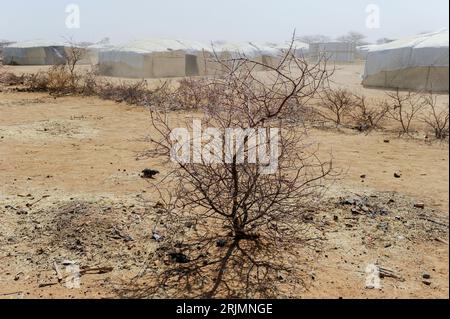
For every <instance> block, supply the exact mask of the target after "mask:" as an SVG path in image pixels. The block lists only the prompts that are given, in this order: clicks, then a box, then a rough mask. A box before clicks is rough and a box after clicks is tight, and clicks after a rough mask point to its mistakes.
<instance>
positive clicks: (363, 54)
mask: <svg viewBox="0 0 450 319" xmlns="http://www.w3.org/2000/svg"><path fill="white" fill-rule="evenodd" d="M376 46H377V44H366V45H360V46H357V47H356V52H355V58H356V59H359V60H366V59H367V55H368V54H369V51H370V50H371V49H372V48H375V47H376Z"/></svg>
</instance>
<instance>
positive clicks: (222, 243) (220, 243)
mask: <svg viewBox="0 0 450 319" xmlns="http://www.w3.org/2000/svg"><path fill="white" fill-rule="evenodd" d="M226 245H227V240H226V239H219V240H218V241H217V242H216V246H217V247H220V248H223V247H225V246H226Z"/></svg>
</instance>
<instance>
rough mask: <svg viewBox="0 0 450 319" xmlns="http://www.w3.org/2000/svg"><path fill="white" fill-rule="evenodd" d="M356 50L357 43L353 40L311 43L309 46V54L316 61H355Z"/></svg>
mask: <svg viewBox="0 0 450 319" xmlns="http://www.w3.org/2000/svg"><path fill="white" fill-rule="evenodd" d="M355 52H356V45H355V44H354V43H351V42H324V43H311V45H310V46H309V55H310V58H311V59H312V60H314V61H318V60H326V61H330V62H353V61H354V60H355Z"/></svg>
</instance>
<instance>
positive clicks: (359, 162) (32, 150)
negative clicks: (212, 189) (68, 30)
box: [0, 64, 449, 298]
mask: <svg viewBox="0 0 450 319" xmlns="http://www.w3.org/2000/svg"><path fill="white" fill-rule="evenodd" d="M9 68H10V69H13V68H12V67H9ZM30 70H35V68H33V67H18V68H17V69H15V72H29V71H30ZM361 72H362V65H360V64H356V65H345V66H339V68H338V70H337V71H336V75H335V81H336V84H335V85H340V86H345V87H348V88H349V89H351V90H353V91H359V92H364V94H367V95H368V96H371V97H382V96H383V95H384V92H383V91H380V90H372V89H363V88H362V87H361V86H360V84H359V82H360V80H359V75H360V74H361ZM440 98H441V99H442V100H443V101H445V100H447V99H448V96H446V95H444V96H441V97H440ZM176 116H178V117H189V114H185V113H177V114H176ZM151 134H152V129H151V127H150V123H149V116H148V113H147V111H146V110H144V109H142V108H139V107H132V106H127V105H123V104H116V103H114V102H110V101H103V100H100V99H97V98H79V97H67V98H58V99H54V98H52V97H49V96H48V95H47V94H35V93H0V181H1V188H0V260H1V262H0V298H1V297H3V298H17V297H25V298H32V297H64V298H72V297H81V298H83V297H94V298H96V297H109V296H117V295H115V294H114V291H113V288H114V287H116V286H117V285H119V283H120V282H121V280H128V279H129V278H131V277H133V276H134V275H136V274H137V273H138V272H139V270H140V269H141V268H142V265H143V263H144V261H145V258H144V257H142V256H145V255H148V254H150V253H151V251H152V249H154V244H153V243H151V240H150V238H151V226H150V225H151V224H152V222H154V216H151V212H148V211H147V210H146V208H145V205H144V204H142V203H145V200H148V201H152V200H155V196H156V195H155V194H151V193H149V187H148V184H147V183H146V182H145V181H144V180H143V179H141V178H139V173H140V172H141V171H142V169H144V168H147V167H151V168H154V169H158V170H160V171H161V172H164V171H167V167H165V165H164V163H160V162H157V161H155V160H154V159H147V158H141V157H140V155H142V154H143V153H144V152H145V151H146V150H148V149H149V143H148V137H149V136H150V135H151ZM309 134H310V139H311V140H313V141H316V142H317V143H318V145H319V149H320V154H322V156H323V157H324V158H325V157H327V156H329V153H330V152H331V154H332V156H333V159H334V162H335V165H334V166H335V168H336V169H339V170H341V171H342V174H341V176H340V179H339V180H338V181H337V182H336V184H335V185H333V187H332V188H331V190H330V192H329V194H328V195H327V196H328V197H330V200H331V201H333V200H335V201H337V198H338V197H339V196H346V195H347V194H350V195H351V194H353V195H352V196H357V195H354V194H359V195H364V194H366V195H368V196H369V197H370V195H371V194H372V195H374V194H375V195H377V196H378V197H379V198H382V199H383V200H384V197H383V196H388V197H389V196H392V197H396V196H398V198H399V199H398V200H397V201H398V202H400V203H401V204H398V205H399V206H398V207H397V206H396V207H395V209H394V208H393V210H394V211H396V213H392V214H391V215H390V216H389V217H382V216H378V217H376V218H375V219H373V220H371V219H365V218H361V219H359V220H358V221H356V222H355V220H354V219H352V220H353V222H354V223H355V224H354V225H353V226H352V227H348V225H346V224H348V222H342V224H341V223H333V215H338V216H339V220H340V221H341V220H345V218H348V217H349V216H348V214H349V209H348V208H346V207H340V206H339V205H338V206H335V207H333V206H326V207H324V209H323V211H322V215H324V217H323V218H324V219H326V220H327V223H326V227H327V230H328V231H329V232H328V235H327V238H328V242H327V247H326V248H325V253H324V252H322V253H321V254H318V255H317V258H316V261H317V263H316V264H314V265H312V266H311V269H310V272H311V273H313V275H311V276H312V277H313V279H311V280H310V282H309V285H310V287H309V288H310V289H309V290H308V291H304V290H299V291H296V292H295V293H293V295H291V296H294V297H297V298H300V297H308V298H324V297H336V298H337V297H344V298H359V297H369V298H397V297H406V298H408V297H418V298H428V297H438V298H448V297H449V288H448V226H447V227H446V226H445V224H446V225H448V209H449V202H448V196H449V195H448V194H449V154H448V144H447V143H444V142H426V141H425V140H412V139H406V138H400V137H398V136H397V135H396V134H394V133H386V132H385V133H380V132H372V133H370V134H369V135H365V134H361V133H355V132H352V131H342V132H336V131H335V130H319V129H313V130H311V131H310V133H309ZM386 139H389V140H390V143H385V142H384V140H386ZM394 172H401V173H402V178H400V179H397V178H394ZM363 174H364V175H366V178H364V179H361V178H360V176H361V175H363ZM386 194H391V195H386ZM47 196H48V197H47ZM42 197H44V198H43V199H42ZM396 198H397V197H396ZM39 200H40V201H39ZM139 200H140V201H139ZM380 200H381V199H380ZM76 201H80V202H83V203H84V202H88V203H91V204H90V205H94V206H96V207H106V206H107V205H108V203H112V204H111V205H112V206H114V207H116V210H117V211H123V214H112V215H111V218H113V217H114V218H116V217H117V218H118V219H119V220H120V221H117V220H115V222H116V224H117V225H122V226H123V227H125V228H124V229H125V230H126V231H128V232H129V233H130V234H134V243H133V244H132V245H131V244H129V243H122V242H120V243H119V244H118V243H117V242H116V241H115V240H114V239H113V240H112V243H113V244H111V243H108V242H106V244H105V245H109V246H108V247H113V248H114V251H115V253H111V251H112V250H113V248H111V249H109V248H108V247H106V248H105V249H106V251H108V253H109V254H113V256H112V257H111V256H110V258H109V259H110V260H114V258H116V259H117V260H121V263H120V265H119V266H117V264H116V267H115V270H114V271H113V272H111V273H107V274H95V275H86V276H83V277H82V286H81V289H73V290H70V289H67V288H65V287H63V286H62V285H53V286H49V287H43V288H39V284H40V283H43V282H44V283H45V282H49V281H52V280H53V281H54V279H55V273H54V270H53V269H52V263H53V259H52V258H56V257H58V258H61V259H63V258H67V259H70V258H76V257H77V254H76V253H74V252H71V251H70V249H69V248H70V247H69V248H67V247H66V248H67V249H66V250H61V251H58V249H59V248H55V247H59V246H55V247H52V245H53V244H52V241H46V240H44V239H45V238H46V236H45V235H42V234H40V233H39V229H41V227H43V228H44V229H45V227H46V224H45V223H46V222H48V223H49V224H48V225H53V224H52V223H55V221H54V220H51V221H49V220H47V219H45V218H44V217H43V216H41V215H40V214H42V212H43V211H48V210H51V209H53V210H55V209H56V208H55V207H58V208H61V205H70V203H74V202H76ZM415 202H423V203H425V207H426V214H430V215H429V216H430V219H433V220H439V221H442V223H443V224H444V226H437V225H434V224H433V223H432V222H430V223H422V222H420V223H419V222H413V224H412V226H411V227H412V228H411V227H406V226H405V227H406V228H405V227H403V226H402V227H403V228H401V229H400V228H396V227H397V226H395V225H397V224H396V223H398V221H399V219H396V217H401V218H411V216H413V217H412V220H416V218H415V216H419V214H422V212H421V211H420V210H417V209H415V208H413V205H414V203H415ZM30 203H31V204H33V205H32V206H30V207H27V206H26V204H30ZM102 205H103V206H102ZM11 206H12V207H13V208H14V209H12V208H11ZM24 211H26V214H25V212H24ZM56 211H58V210H57V209H56ZM411 214H412V215H411ZM397 215H402V216H397ZM136 216H139V217H136ZM427 216H428V215H427ZM350 217H351V214H350ZM55 218H56V217H55ZM134 218H138V219H139V220H140V222H139V223H136V224H133V223H127V220H128V221H129V220H131V219H132V220H134ZM383 218H385V219H383ZM383 222H388V223H390V224H391V225H394V226H395V227H394V226H392V227H393V230H392V231H391V232H390V233H389V234H388V235H389V236H388V235H387V234H384V235H383V234H378V235H376V236H375V235H373V234H372V233H371V229H372V228H373V227H375V228H376V225H379V224H380V223H383ZM30 223H31V224H33V225H39V226H36V227H35V228H29V227H30ZM111 223H114V221H111ZM374 223H375V224H376V225H375V224H374ZM94 224H95V222H94ZM100 224H101V223H100ZM403 224H404V223H402V225H403ZM95 225H96V224H95ZM102 225H103V224H102ZM126 225H128V226H126ZM374 225H375V226H374ZM144 226H145V227H144ZM147 226H148V227H147ZM27 227H28V228H27ZM33 227H34V226H33ZM85 227H88V226H85ZM398 227H400V226H398ZM414 227H417V230H416V229H415V228H414ZM82 228H83V225H78V228H77V229H78V230H80V229H82ZM28 230H29V233H28V232H27V231H28ZM50 230H51V228H50ZM125 230H124V231H125ZM36 231H37V232H38V233H39V236H38V235H36V234H37V233H36ZM402 232H405V233H404V234H403V233H402ZM375 233H376V232H375ZM427 233H428V235H427ZM402 234H403V235H402ZM399 236H400V237H399ZM388 237H389V238H390V239H389V240H390V242H389V243H388V244H390V245H388V244H386V238H388ZM404 237H406V239H404ZM367 238H370V240H371V241H373V242H371V243H370V244H367V241H366V239H367ZM399 238H400V239H399ZM99 240H100V239H99ZM102 240H103V239H102ZM104 240H107V239H104ZM41 243H42V245H44V244H45V245H44V246H43V247H38V246H39V245H40V244H41ZM130 246H131V247H130ZM336 247H337V248H336ZM85 249H87V248H86V247H85ZM108 249H109V250H108ZM65 252H67V256H64V253H65ZM102 253H104V252H103V248H99V249H98V252H97V254H102ZM70 254H72V255H70ZM73 254H75V255H73ZM78 254H79V256H78V257H79V258H80V259H81V261H82V262H87V261H86V259H83V258H84V257H83V252H78ZM120 254H123V256H119V257H117V255H120ZM130 256H131V257H130ZM141 257H142V258H141ZM96 258H100V257H92V258H91V259H89V260H90V261H92V263H95V266H99V263H100V262H102V261H105V259H104V258H103V259H101V258H100V259H96ZM124 258H125V259H127V258H128V260H129V262H128V263H127V262H122V260H123V259H124ZM89 260H88V261H89ZM377 261H378V262H379V263H382V264H383V265H384V266H386V267H388V268H391V269H395V270H396V271H398V272H399V273H401V274H402V276H403V277H404V279H405V280H404V281H399V280H397V279H393V278H386V279H383V280H382V284H383V289H382V290H367V289H364V284H365V275H364V269H365V267H366V266H367V265H368V264H370V263H374V262H377ZM87 266H92V265H87ZM113 266H114V265H113ZM424 272H428V273H430V274H431V276H432V278H431V285H425V284H424V283H423V282H422V274H423V273H424Z"/></svg>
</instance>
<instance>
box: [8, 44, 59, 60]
mask: <svg viewBox="0 0 450 319" xmlns="http://www.w3.org/2000/svg"><path fill="white" fill-rule="evenodd" d="M65 47H66V45H65V44H63V43H58V42H48V41H42V40H35V41H27V42H19V43H14V44H10V45H8V46H6V47H4V48H3V63H4V64H17V65H53V64H62V63H64V62H65V54H66V51H65Z"/></svg>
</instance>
